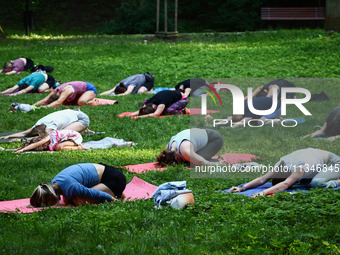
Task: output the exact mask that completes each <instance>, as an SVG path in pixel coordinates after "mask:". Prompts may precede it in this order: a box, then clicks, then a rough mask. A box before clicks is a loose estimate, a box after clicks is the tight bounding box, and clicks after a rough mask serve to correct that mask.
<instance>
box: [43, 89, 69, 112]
mask: <svg viewBox="0 0 340 255" xmlns="http://www.w3.org/2000/svg"><path fill="white" fill-rule="evenodd" d="M72 93H73V91H72V89H71V88H65V89H64V90H63V91H62V92H61V93H60V96H59V98H58V99H57V100H56V101H54V102H52V103H50V104H48V105H46V107H53V108H57V107H58V106H60V105H62V104H63V103H64V101H65V100H66V99H67V98H68V97H69V96H70V95H72Z"/></svg>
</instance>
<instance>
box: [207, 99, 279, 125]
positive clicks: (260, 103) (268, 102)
mask: <svg viewBox="0 0 340 255" xmlns="http://www.w3.org/2000/svg"><path fill="white" fill-rule="evenodd" d="M252 104H253V107H254V108H255V109H256V110H269V109H271V107H272V105H273V98H272V97H257V98H253V99H252ZM280 115H281V102H280V101H277V105H276V108H275V109H274V112H273V113H271V114H268V115H262V116H261V115H257V114H254V113H252V112H251V111H250V109H249V105H248V101H247V102H245V103H244V114H243V115H233V116H229V117H228V118H227V120H228V121H230V122H231V121H232V123H233V124H232V125H231V127H232V128H236V127H242V126H244V125H247V124H245V123H248V122H249V121H250V120H261V121H263V124H264V125H266V124H270V123H274V124H277V123H279V122H280V121H281V119H280V118H279V116H280ZM211 120H213V117H212V116H211V115H209V114H208V115H206V116H205V121H206V122H209V121H211Z"/></svg>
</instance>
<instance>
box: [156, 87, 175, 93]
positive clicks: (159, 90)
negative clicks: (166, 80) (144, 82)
mask: <svg viewBox="0 0 340 255" xmlns="http://www.w3.org/2000/svg"><path fill="white" fill-rule="evenodd" d="M163 90H174V88H165V87H157V88H154V89H153V94H157V93H158V92H161V91H163Z"/></svg>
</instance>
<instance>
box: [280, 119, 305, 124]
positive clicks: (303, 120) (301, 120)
mask: <svg viewBox="0 0 340 255" xmlns="http://www.w3.org/2000/svg"><path fill="white" fill-rule="evenodd" d="M284 120H285V121H286V122H288V121H289V120H295V121H296V122H297V124H302V123H305V122H306V120H305V119H301V118H284ZM289 122H293V121H289Z"/></svg>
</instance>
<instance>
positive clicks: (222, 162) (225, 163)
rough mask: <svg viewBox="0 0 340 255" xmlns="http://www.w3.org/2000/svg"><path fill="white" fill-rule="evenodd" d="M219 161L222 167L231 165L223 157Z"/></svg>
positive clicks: (219, 157)
mask: <svg viewBox="0 0 340 255" xmlns="http://www.w3.org/2000/svg"><path fill="white" fill-rule="evenodd" d="M217 159H218V163H219V164H220V165H229V162H228V161H227V160H225V159H224V158H223V157H222V156H218V157H217Z"/></svg>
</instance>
